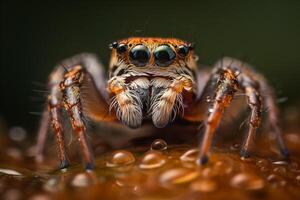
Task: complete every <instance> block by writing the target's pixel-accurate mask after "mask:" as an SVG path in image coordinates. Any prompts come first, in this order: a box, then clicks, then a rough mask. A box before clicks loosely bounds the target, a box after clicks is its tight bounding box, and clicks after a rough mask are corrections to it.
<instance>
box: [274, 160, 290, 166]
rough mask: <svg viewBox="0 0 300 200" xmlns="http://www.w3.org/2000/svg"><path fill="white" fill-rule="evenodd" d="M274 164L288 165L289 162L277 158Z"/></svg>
mask: <svg viewBox="0 0 300 200" xmlns="http://www.w3.org/2000/svg"><path fill="white" fill-rule="evenodd" d="M273 164H274V165H288V164H289V163H288V162H287V161H284V160H279V161H275V162H273Z"/></svg>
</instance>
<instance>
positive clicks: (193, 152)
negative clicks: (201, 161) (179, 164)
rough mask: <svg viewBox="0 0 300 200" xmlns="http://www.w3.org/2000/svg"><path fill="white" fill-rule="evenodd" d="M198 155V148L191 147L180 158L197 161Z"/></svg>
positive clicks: (184, 160)
mask: <svg viewBox="0 0 300 200" xmlns="http://www.w3.org/2000/svg"><path fill="white" fill-rule="evenodd" d="M198 156H199V151H198V149H190V150H188V151H186V152H185V153H184V154H182V156H180V160H181V161H183V162H195V161H196V160H197V159H198Z"/></svg>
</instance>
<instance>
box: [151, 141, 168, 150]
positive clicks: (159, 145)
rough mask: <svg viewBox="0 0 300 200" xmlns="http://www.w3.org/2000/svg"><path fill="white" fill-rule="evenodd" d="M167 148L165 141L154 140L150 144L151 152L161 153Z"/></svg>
mask: <svg viewBox="0 0 300 200" xmlns="http://www.w3.org/2000/svg"><path fill="white" fill-rule="evenodd" d="M167 148H168V144H167V143H166V141H164V140H162V139H157V140H154V141H153V142H152V144H151V150H157V151H163V150H166V149H167Z"/></svg>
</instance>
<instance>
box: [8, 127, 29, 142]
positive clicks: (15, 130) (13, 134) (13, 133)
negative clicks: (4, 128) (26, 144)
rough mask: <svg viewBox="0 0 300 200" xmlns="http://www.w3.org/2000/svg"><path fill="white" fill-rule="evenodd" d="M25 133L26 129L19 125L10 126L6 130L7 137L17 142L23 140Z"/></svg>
mask: <svg viewBox="0 0 300 200" xmlns="http://www.w3.org/2000/svg"><path fill="white" fill-rule="evenodd" d="M26 134H27V133H26V130H25V129H24V128H22V127H19V126H16V127H12V128H11V129H9V132H8V135H9V138H10V139H12V140H14V141H17V142H21V141H22V140H24V139H25V138H26Z"/></svg>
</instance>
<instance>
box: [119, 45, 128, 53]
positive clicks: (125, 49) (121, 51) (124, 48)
mask: <svg viewBox="0 0 300 200" xmlns="http://www.w3.org/2000/svg"><path fill="white" fill-rule="evenodd" d="M125 51H127V45H126V44H119V45H118V47H117V52H118V53H119V54H122V53H124V52H125Z"/></svg>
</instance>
